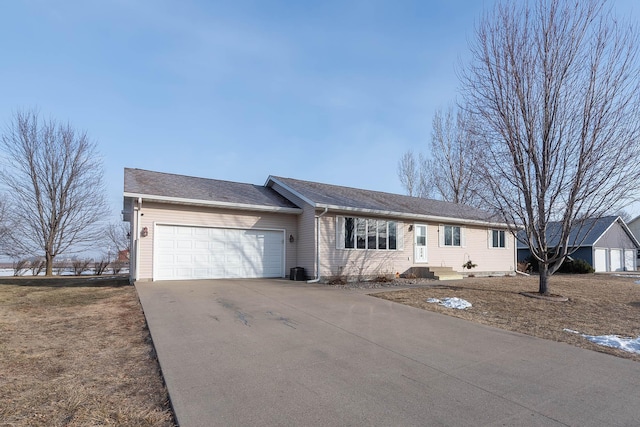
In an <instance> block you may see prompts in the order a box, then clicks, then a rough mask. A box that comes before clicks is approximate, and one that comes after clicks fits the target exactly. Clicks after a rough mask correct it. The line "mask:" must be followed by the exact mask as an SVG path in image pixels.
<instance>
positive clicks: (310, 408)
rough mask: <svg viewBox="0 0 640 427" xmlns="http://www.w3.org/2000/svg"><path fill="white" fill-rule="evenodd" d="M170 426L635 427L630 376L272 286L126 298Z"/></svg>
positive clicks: (638, 397) (638, 389)
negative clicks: (137, 314) (135, 310)
mask: <svg viewBox="0 0 640 427" xmlns="http://www.w3.org/2000/svg"><path fill="white" fill-rule="evenodd" d="M136 288H137V289H138V293H139V295H140V300H141V301H142V305H143V308H144V311H145V314H146V317H147V321H148V323H149V328H150V329H151V335H152V337H153V341H154V344H155V347H156V350H157V353H158V357H159V359H160V365H161V367H162V371H163V374H164V377H165V380H166V383H167V386H168V389H169V394H170V396H171V400H172V403H173V406H174V409H175V412H176V416H177V418H178V422H179V423H180V425H181V426H183V427H187V426H215V425H225V426H226V425H229V426H234V425H237V426H250V425H261V426H271V425H278V426H316V425H317V426H349V425H385V426H405V425H406V426H409V425H415V426H438V425H446V426H470V425H473V426H485V425H491V426H502V425H506V426H515V425H518V426H560V425H571V426H602V425H608V426H637V425H640V363H637V362H633V361H629V360H624V359H619V358H616V357H613V356H609V355H605V354H600V353H597V352H593V351H588V350H582V349H579V348H575V347H571V346H569V345H565V344H561V343H556V342H551V341H545V340H541V339H537V338H532V337H528V336H524V335H520V334H516V333H511V332H506V331H503V330H499V329H494V328H490V327H485V326H482V325H477V324H474V323H470V322H466V321H463V320H460V319H456V318H453V317H448V316H444V315H440V314H436V313H431V312H427V311H423V310H419V309H415V308H411V307H406V306H403V305H401V304H397V303H392V302H388V301H385V300H381V299H378V298H373V297H370V296H367V295H365V293H364V292H362V291H350V290H342V289H333V288H330V287H326V286H323V285H310V284H306V283H301V282H291V281H285V280H217V281H191V282H156V283H138V284H137V285H136Z"/></svg>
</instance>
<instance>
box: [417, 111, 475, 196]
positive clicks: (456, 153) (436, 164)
mask: <svg viewBox="0 0 640 427" xmlns="http://www.w3.org/2000/svg"><path fill="white" fill-rule="evenodd" d="M469 121H470V117H469V115H468V114H466V113H465V112H464V111H463V110H459V111H458V112H457V114H456V115H455V119H454V112H453V109H452V108H449V109H448V110H447V111H446V113H444V114H443V113H442V111H441V110H438V111H436V113H435V114H434V116H433V132H432V135H431V156H432V158H431V159H430V160H429V161H427V163H426V170H425V173H428V175H429V179H428V182H430V183H432V185H433V187H434V193H435V194H436V195H437V196H438V197H439V198H441V199H442V200H445V201H447V202H452V203H460V204H463V205H470V206H480V195H479V185H478V178H477V175H476V173H475V170H476V165H477V164H478V163H479V162H480V157H481V156H480V153H479V151H478V149H477V146H478V144H477V143H476V140H475V138H474V137H473V135H472V134H471V133H470V132H469V126H470V122H469Z"/></svg>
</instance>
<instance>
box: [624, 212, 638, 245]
mask: <svg viewBox="0 0 640 427" xmlns="http://www.w3.org/2000/svg"><path fill="white" fill-rule="evenodd" d="M627 225H628V226H629V230H631V233H633V236H634V237H635V238H636V240H637V241H639V242H640V216H637V217H635V218H634V219H632V220H631V221H629V222H628V223H627Z"/></svg>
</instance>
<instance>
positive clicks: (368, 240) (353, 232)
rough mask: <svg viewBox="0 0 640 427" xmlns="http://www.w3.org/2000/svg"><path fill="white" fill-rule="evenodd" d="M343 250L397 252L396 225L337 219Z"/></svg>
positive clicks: (363, 219) (373, 221) (353, 218)
mask: <svg viewBox="0 0 640 427" xmlns="http://www.w3.org/2000/svg"><path fill="white" fill-rule="evenodd" d="M338 220H339V224H344V225H340V229H341V228H342V227H343V226H344V232H342V231H340V232H339V234H340V239H344V246H341V245H342V242H339V245H338V247H344V249H375V250H398V223H397V222H396V221H385V220H381V219H368V218H355V217H344V218H342V217H338Z"/></svg>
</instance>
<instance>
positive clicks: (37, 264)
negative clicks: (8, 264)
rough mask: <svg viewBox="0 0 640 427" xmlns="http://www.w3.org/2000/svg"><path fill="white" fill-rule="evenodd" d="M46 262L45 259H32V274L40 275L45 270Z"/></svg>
mask: <svg viewBox="0 0 640 427" xmlns="http://www.w3.org/2000/svg"><path fill="white" fill-rule="evenodd" d="M46 264H47V263H46V262H45V261H44V260H43V259H41V260H35V261H31V274H32V275H34V276H37V275H39V274H40V273H41V272H42V270H44V266H45V265H46Z"/></svg>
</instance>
